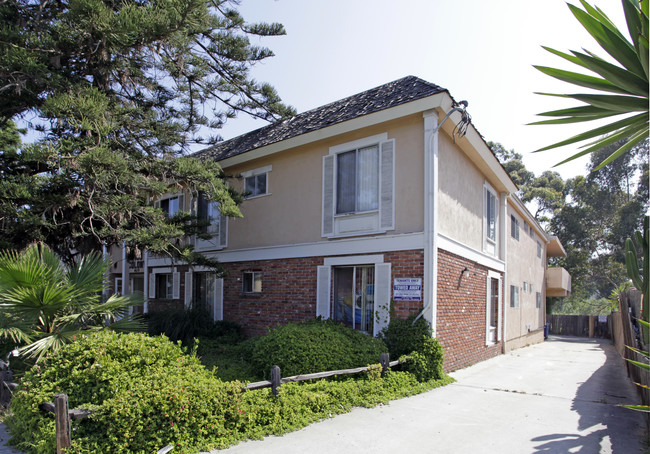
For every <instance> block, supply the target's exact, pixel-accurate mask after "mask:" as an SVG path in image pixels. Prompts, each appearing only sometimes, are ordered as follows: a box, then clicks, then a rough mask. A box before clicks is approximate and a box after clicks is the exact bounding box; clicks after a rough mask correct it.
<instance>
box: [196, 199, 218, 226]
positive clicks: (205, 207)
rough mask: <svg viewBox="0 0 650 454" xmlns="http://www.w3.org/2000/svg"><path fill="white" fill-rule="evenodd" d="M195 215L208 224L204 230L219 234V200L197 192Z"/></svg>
mask: <svg viewBox="0 0 650 454" xmlns="http://www.w3.org/2000/svg"><path fill="white" fill-rule="evenodd" d="M197 215H198V218H199V220H201V221H207V222H208V223H209V224H208V225H207V226H205V228H204V229H205V231H206V232H208V233H212V234H213V235H215V236H219V233H220V231H221V213H220V212H219V202H213V201H211V200H208V199H207V198H206V197H205V195H204V194H203V193H202V192H201V193H199V200H198V202H197Z"/></svg>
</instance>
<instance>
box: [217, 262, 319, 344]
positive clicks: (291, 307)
mask: <svg viewBox="0 0 650 454" xmlns="http://www.w3.org/2000/svg"><path fill="white" fill-rule="evenodd" d="M322 264H323V259H322V257H309V258H298V259H283V260H261V261H253V262H236V263H224V264H223V265H224V267H225V268H226V269H227V270H228V275H227V276H226V277H225V278H224V287H223V289H224V290H223V316H224V319H225V320H230V321H233V322H237V323H239V324H240V325H242V327H243V328H244V333H245V334H246V335H247V336H257V335H260V334H265V333H266V332H267V329H268V328H275V327H276V326H278V325H281V324H283V323H288V322H299V321H302V320H308V319H310V318H314V317H316V270H317V267H318V266H319V265H322ZM244 271H261V272H262V292H261V293H259V294H246V293H242V281H241V278H242V274H243V272H244Z"/></svg>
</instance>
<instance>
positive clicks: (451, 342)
mask: <svg viewBox="0 0 650 454" xmlns="http://www.w3.org/2000/svg"><path fill="white" fill-rule="evenodd" d="M383 256H384V262H385V263H390V264H391V280H392V279H396V278H422V279H424V251H423V250H421V249H420V250H417V249H416V250H406V251H395V252H386V253H383ZM323 263H324V257H307V258H294V259H281V260H258V261H249V262H232V263H224V264H223V266H224V268H225V269H226V270H227V275H226V277H225V278H224V286H223V292H224V293H223V316H224V319H225V320H229V321H234V322H237V323H239V324H240V325H242V327H243V328H244V333H245V334H246V335H247V336H257V335H261V334H265V333H266V332H268V330H269V329H273V328H275V327H276V326H278V325H282V324H284V323H289V322H300V321H303V320H309V319H311V318H314V317H315V316H316V292H317V269H318V266H321V265H323ZM360 264H361V262H360ZM466 267H467V268H468V270H469V271H470V275H469V277H466V278H462V279H461V274H462V271H463V270H464V269H465V268H466ZM186 270H187V269H186V267H178V271H179V272H180V276H181V284H180V290H181V300H176V301H167V300H156V299H152V300H151V301H150V303H149V309H150V311H152V312H155V311H157V310H161V309H163V308H164V309H168V308H179V309H180V308H183V298H182V295H184V287H185V282H184V279H185V271H186ZM246 271H260V272H261V273H262V292H261V293H243V291H242V276H243V273H244V272H246ZM488 271H489V270H488V268H486V267H484V266H481V265H478V264H477V263H475V262H472V261H469V260H467V259H465V258H462V257H460V256H457V255H454V254H452V253H449V252H447V251H444V250H442V249H441V250H439V251H438V313H437V336H438V340H439V341H440V342H441V344H442V345H443V347H444V349H445V370H446V371H447V372H449V371H453V370H456V369H460V368H463V367H467V366H469V365H471V364H474V363H477V362H479V361H482V360H485V359H488V358H491V357H493V356H496V355H498V354H500V353H501V352H502V350H503V347H502V343H501V342H498V343H496V344H495V345H489V346H486V345H485V336H486V335H485V330H486V310H487V307H486V305H487V303H486V299H487V288H486V286H487V276H488ZM501 291H503V289H501ZM331 292H332V289H330V294H331ZM421 310H422V302H421V301H399V302H394V303H393V313H394V314H395V316H397V317H399V318H406V317H408V316H409V315H411V314H417V313H419V311H421ZM502 317H503V315H502V314H499V318H501V319H502Z"/></svg>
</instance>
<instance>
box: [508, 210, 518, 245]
mask: <svg viewBox="0 0 650 454" xmlns="http://www.w3.org/2000/svg"><path fill="white" fill-rule="evenodd" d="M510 236H511V237H513V238H514V239H515V240H517V241H519V219H517V218H516V217H514V216H513V215H510Z"/></svg>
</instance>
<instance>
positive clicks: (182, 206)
mask: <svg viewBox="0 0 650 454" xmlns="http://www.w3.org/2000/svg"><path fill="white" fill-rule="evenodd" d="M181 211H187V210H186V209H185V196H184V195H183V194H179V196H178V212H179V213H180V212H181Z"/></svg>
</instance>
